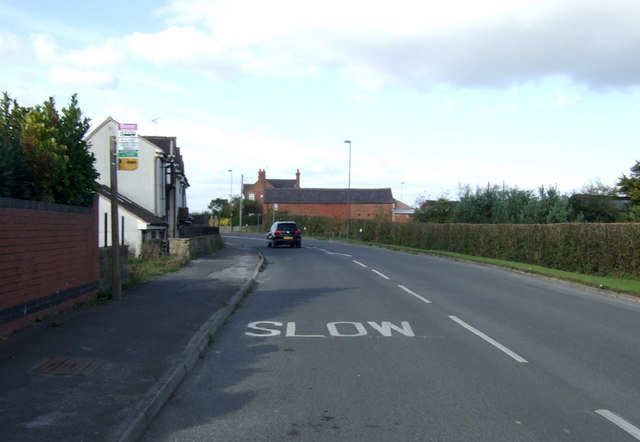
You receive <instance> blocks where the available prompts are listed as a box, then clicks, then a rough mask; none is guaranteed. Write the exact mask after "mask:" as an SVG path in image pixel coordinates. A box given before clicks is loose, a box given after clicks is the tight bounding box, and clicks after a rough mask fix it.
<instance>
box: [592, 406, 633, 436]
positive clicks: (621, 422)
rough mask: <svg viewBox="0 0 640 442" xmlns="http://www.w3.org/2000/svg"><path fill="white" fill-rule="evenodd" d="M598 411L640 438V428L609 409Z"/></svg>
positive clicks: (597, 411)
mask: <svg viewBox="0 0 640 442" xmlns="http://www.w3.org/2000/svg"><path fill="white" fill-rule="evenodd" d="M596 413H598V414H599V415H600V416H602V417H603V418H605V419H607V420H608V421H609V422H611V423H613V424H616V425H617V426H618V427H620V428H622V429H623V430H624V431H626V432H627V433H629V434H630V435H632V436H633V437H635V438H636V439H638V440H640V428H638V427H636V426H635V425H632V424H630V423H629V422H627V421H626V420H624V419H623V418H621V417H620V416H618V415H617V414H615V413H613V412H611V411H609V410H596Z"/></svg>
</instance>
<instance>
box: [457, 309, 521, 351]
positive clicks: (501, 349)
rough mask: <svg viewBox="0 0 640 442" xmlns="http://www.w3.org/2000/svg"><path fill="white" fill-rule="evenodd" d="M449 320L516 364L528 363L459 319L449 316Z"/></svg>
mask: <svg viewBox="0 0 640 442" xmlns="http://www.w3.org/2000/svg"><path fill="white" fill-rule="evenodd" d="M449 319H451V320H452V321H454V322H457V323H458V324H459V325H461V326H463V327H464V328H466V329H467V330H469V331H470V332H471V333H473V334H475V335H476V336H479V337H481V338H482V339H484V340H485V341H487V342H488V343H489V344H491V345H493V346H494V347H496V348H497V349H498V350H500V351H502V352H504V353H506V354H507V355H509V356H511V357H512V358H513V359H515V360H516V361H518V362H529V361H527V360H526V359H525V358H523V357H522V356H520V355H519V354H517V353H515V352H513V351H511V350H509V349H508V348H507V347H505V346H504V345H502V344H500V343H499V342H498V341H496V340H494V339H492V338H490V337H489V336H487V335H485V334H484V333H482V332H481V331H480V330H477V329H475V328H473V327H472V326H470V325H469V324H467V323H466V322H464V321H463V320H462V319H460V318H458V317H456V316H449Z"/></svg>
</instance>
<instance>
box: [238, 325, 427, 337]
mask: <svg viewBox="0 0 640 442" xmlns="http://www.w3.org/2000/svg"><path fill="white" fill-rule="evenodd" d="M366 325H368V326H369V328H371V329H372V332H376V333H379V334H380V335H381V336H384V337H391V336H393V335H394V332H395V334H396V335H398V334H400V335H403V336H408V337H414V336H415V333H413V330H412V329H411V325H409V322H408V321H401V322H400V325H396V324H394V323H392V322H388V321H382V322H380V323H379V324H378V323H377V322H375V321H368V322H367V323H366ZM247 327H248V328H249V329H250V330H252V331H247V332H245V333H244V334H245V335H247V336H252V337H256V338H266V337H271V336H279V335H281V334H282V331H283V330H282V329H283V328H284V335H285V336H286V337H287V338H326V337H328V336H327V335H324V334H304V333H300V332H299V331H298V328H297V325H296V323H295V322H287V323H282V322H278V321H256V322H251V323H249V324H248V325H247ZM326 328H327V332H328V333H329V336H331V337H340V338H343V337H357V336H367V334H368V333H369V331H368V330H367V327H365V324H363V323H362V322H350V321H339V322H329V323H327V325H326Z"/></svg>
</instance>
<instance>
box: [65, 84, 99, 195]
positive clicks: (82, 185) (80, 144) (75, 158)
mask: <svg viewBox="0 0 640 442" xmlns="http://www.w3.org/2000/svg"><path fill="white" fill-rule="evenodd" d="M88 131H89V119H88V118H84V117H83V116H82V111H81V110H80V108H79V107H78V98H77V95H76V94H74V95H73V96H72V97H71V102H70V103H69V106H68V107H66V108H64V109H62V117H61V118H60V123H59V125H58V138H59V140H60V143H62V144H63V145H65V146H66V148H67V155H68V157H69V163H68V169H67V174H68V178H69V184H70V185H69V186H67V187H66V188H65V189H64V191H63V192H62V195H61V196H60V197H61V199H62V200H64V201H67V204H74V205H89V204H90V203H91V200H92V198H93V193H94V192H95V191H96V189H97V182H96V180H97V179H98V172H97V171H96V169H95V167H94V166H93V164H94V162H95V157H94V155H93V153H92V152H91V151H90V150H89V144H88V143H87V141H86V139H85V136H86V134H87V132H88Z"/></svg>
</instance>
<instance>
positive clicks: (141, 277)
mask: <svg viewBox="0 0 640 442" xmlns="http://www.w3.org/2000/svg"><path fill="white" fill-rule="evenodd" d="M187 263H188V262H187V261H185V260H183V259H180V258H177V257H175V256H170V255H158V256H153V257H150V258H146V259H142V258H130V259H129V272H130V276H129V282H128V284H127V287H131V286H134V285H136V284H140V283H142V282H145V281H148V280H149V279H151V278H153V277H154V276H159V275H164V274H165V273H171V272H177V271H178V270H180V268H182V267H184V266H185V265H186V264H187Z"/></svg>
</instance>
